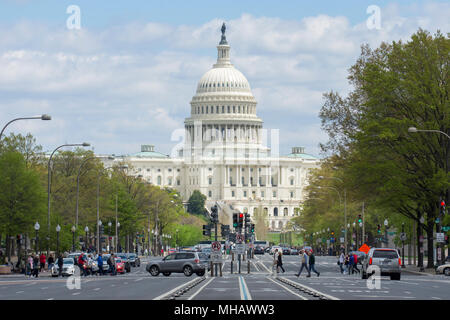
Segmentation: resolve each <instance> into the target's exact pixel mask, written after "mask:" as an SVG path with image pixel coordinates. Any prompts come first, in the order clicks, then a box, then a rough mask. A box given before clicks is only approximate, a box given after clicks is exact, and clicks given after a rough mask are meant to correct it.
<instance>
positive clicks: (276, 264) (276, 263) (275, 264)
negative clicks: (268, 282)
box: [272, 249, 278, 273]
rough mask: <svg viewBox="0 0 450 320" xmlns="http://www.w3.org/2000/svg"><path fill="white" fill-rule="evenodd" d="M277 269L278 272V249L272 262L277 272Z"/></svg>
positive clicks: (273, 268)
mask: <svg viewBox="0 0 450 320" xmlns="http://www.w3.org/2000/svg"><path fill="white" fill-rule="evenodd" d="M275 269H276V271H277V273H278V249H275V251H274V252H273V262H272V270H273V272H275Z"/></svg>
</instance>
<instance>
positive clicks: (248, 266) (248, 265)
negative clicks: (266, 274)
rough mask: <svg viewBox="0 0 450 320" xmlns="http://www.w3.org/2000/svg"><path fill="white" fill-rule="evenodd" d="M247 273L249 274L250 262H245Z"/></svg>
mask: <svg viewBox="0 0 450 320" xmlns="http://www.w3.org/2000/svg"><path fill="white" fill-rule="evenodd" d="M247 273H250V260H247Z"/></svg>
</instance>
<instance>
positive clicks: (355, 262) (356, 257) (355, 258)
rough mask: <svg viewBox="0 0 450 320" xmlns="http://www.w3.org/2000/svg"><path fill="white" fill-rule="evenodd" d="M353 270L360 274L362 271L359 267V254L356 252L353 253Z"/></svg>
mask: <svg viewBox="0 0 450 320" xmlns="http://www.w3.org/2000/svg"><path fill="white" fill-rule="evenodd" d="M353 271H354V272H355V273H356V272H358V274H360V273H361V271H360V270H359V269H358V256H357V255H356V254H353Z"/></svg>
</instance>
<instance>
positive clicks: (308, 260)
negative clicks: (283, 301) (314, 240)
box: [273, 249, 320, 277]
mask: <svg viewBox="0 0 450 320" xmlns="http://www.w3.org/2000/svg"><path fill="white" fill-rule="evenodd" d="M300 256H301V266H300V270H299V272H298V273H297V274H296V276H297V277H299V276H300V274H301V273H302V271H303V269H306V272H307V273H308V275H307V277H311V272H314V273H315V274H317V276H320V272H318V271H317V270H316V268H315V264H316V257H315V256H314V253H313V252H312V250H305V249H302V250H300ZM273 266H274V268H276V271H277V273H280V269H281V270H282V271H283V273H285V272H286V270H284V268H283V252H282V251H281V250H278V249H275V252H274V254H273Z"/></svg>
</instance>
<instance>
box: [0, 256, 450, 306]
mask: <svg viewBox="0 0 450 320" xmlns="http://www.w3.org/2000/svg"><path fill="white" fill-rule="evenodd" d="M283 260H284V268H285V270H286V272H285V273H280V274H278V275H276V274H273V272H272V270H271V269H272V268H271V265H272V256H270V255H268V254H265V255H257V256H256V257H255V259H253V260H251V263H250V265H251V273H250V274H248V273H247V261H245V262H242V264H241V273H240V274H239V273H237V271H238V266H237V263H236V262H235V264H234V268H233V269H234V270H233V271H234V272H233V274H231V272H230V271H231V260H230V259H229V257H228V259H227V260H225V263H224V265H223V270H222V275H223V276H222V277H211V276H210V273H208V274H207V275H206V276H204V277H199V276H197V275H195V274H194V275H192V276H191V277H186V276H184V275H183V274H172V275H170V276H169V277H165V276H163V275H162V274H160V275H159V276H157V277H152V276H151V275H150V274H149V273H148V272H146V271H145V265H146V260H145V259H143V260H142V264H141V267H139V268H132V272H131V273H128V274H124V275H117V276H104V277H101V276H89V277H81V278H80V280H79V282H77V281H76V280H75V279H76V278H51V277H50V276H49V274H48V273H41V274H40V277H39V278H37V279H35V278H28V277H25V276H23V275H17V276H16V275H14V276H12V275H11V276H1V277H0V300H81V299H83V300H85V299H88V300H164V299H169V298H170V299H175V300H317V299H336V300H415V299H417V300H450V278H449V277H446V276H444V275H417V274H413V273H407V272H403V273H402V278H401V280H400V281H391V280H390V279H389V277H382V279H381V282H380V288H379V289H376V288H374V289H370V288H369V287H368V286H367V281H366V280H362V279H361V277H360V275H342V274H341V273H340V272H339V266H338V265H337V264H336V258H335V257H316V269H317V270H318V271H319V272H320V277H317V276H316V275H315V274H314V273H313V274H312V275H311V277H310V278H307V277H306V274H307V273H306V272H305V270H304V271H303V273H302V274H301V275H300V277H299V278H297V277H296V276H295V273H297V272H298V269H299V267H300V264H299V260H300V257H299V256H284V258H283ZM308 291H309V293H308Z"/></svg>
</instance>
